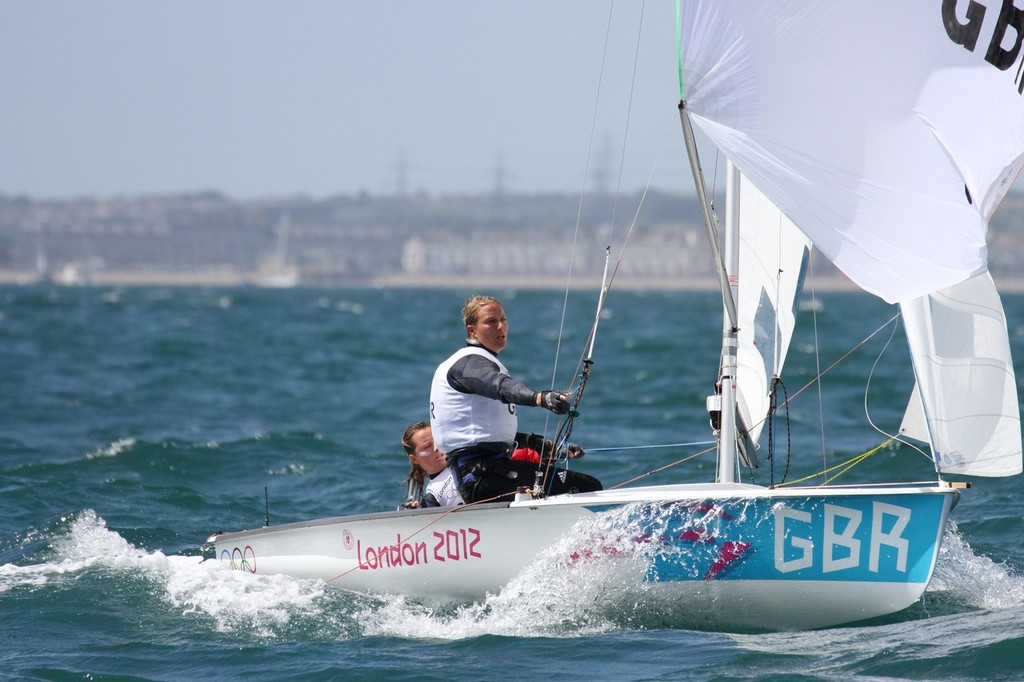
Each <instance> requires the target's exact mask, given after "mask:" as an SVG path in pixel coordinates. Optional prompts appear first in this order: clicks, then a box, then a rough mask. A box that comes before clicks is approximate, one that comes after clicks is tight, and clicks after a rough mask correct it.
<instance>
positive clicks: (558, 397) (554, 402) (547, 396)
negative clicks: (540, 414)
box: [540, 391, 569, 414]
mask: <svg viewBox="0 0 1024 682" xmlns="http://www.w3.org/2000/svg"><path fill="white" fill-rule="evenodd" d="M540 404H541V407H545V408H547V409H549V410H551V411H552V412H554V413H555V414H568V413H569V401H568V400H566V399H565V394H564V393H559V392H558V391H542V392H541V394H540Z"/></svg>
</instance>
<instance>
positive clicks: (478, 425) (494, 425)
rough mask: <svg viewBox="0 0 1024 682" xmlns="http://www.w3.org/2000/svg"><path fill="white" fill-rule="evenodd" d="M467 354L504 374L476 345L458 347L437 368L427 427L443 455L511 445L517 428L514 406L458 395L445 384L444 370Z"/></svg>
mask: <svg viewBox="0 0 1024 682" xmlns="http://www.w3.org/2000/svg"><path fill="white" fill-rule="evenodd" d="M467 355H482V356H484V357H485V358H487V359H488V360H490V361H491V362H493V363H494V364H496V365H497V366H498V370H499V371H500V372H501V373H502V374H505V375H507V374H508V370H507V369H506V368H505V365H503V364H501V361H500V360H498V358H497V357H495V356H494V355H493V354H491V353H489V352H488V351H486V350H484V349H483V348H479V347H476V346H466V347H465V348H460V349H459V350H457V351H456V352H455V353H453V354H452V356H451V357H450V358H448V359H447V360H445V361H444V362H442V363H441V364H440V365H439V366H438V368H437V371H435V372H434V380H433V382H432V383H431V385H430V428H431V431H432V434H433V436H434V444H435V445H436V446H437V448H438V449H439V450H440V451H441V452H443V453H445V454H448V453H450V452H452V451H454V450H457V449H458V448H464V447H466V446H469V445H476V444H477V443H511V442H512V441H513V440H515V437H516V430H517V429H518V427H519V419H518V418H517V417H516V406H515V405H510V404H506V403H503V402H501V401H500V400H495V399H493V398H485V397H484V396H482V395H476V394H473V393H460V392H459V391H456V390H455V389H454V388H452V386H451V384H449V383H448V370H449V369H450V368H451V366H452V365H454V364H455V363H456V362H458V361H459V360H460V359H462V358H464V357H466V356H467Z"/></svg>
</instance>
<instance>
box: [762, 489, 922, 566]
mask: <svg viewBox="0 0 1024 682" xmlns="http://www.w3.org/2000/svg"><path fill="white" fill-rule="evenodd" d="M910 515H911V510H910V509H907V508H906V507H900V506H897V505H893V504H887V503H885V502H877V501H876V502H873V503H872V505H871V519H870V524H871V525H870V528H869V529H866V532H867V537H866V538H865V537H864V534H865V531H862V532H860V533H858V531H859V530H861V524H862V523H863V522H864V519H863V517H864V512H863V511H861V510H860V509H851V508H849V507H843V506H841V505H837V504H826V505H825V508H824V523H823V524H822V525H819V524H816V523H814V521H813V519H812V515H811V514H810V513H809V512H806V511H801V510H798V509H792V508H790V507H787V506H785V505H779V506H777V507H776V508H775V568H776V570H778V571H779V572H780V573H791V572H793V571H799V570H802V569H807V568H812V567H813V566H814V562H815V559H816V554H815V551H814V548H815V545H816V544H819V543H816V542H815V541H816V540H820V546H821V554H820V559H821V571H822V573H833V572H835V571H842V570H848V569H859V568H861V565H862V562H863V561H864V559H865V556H864V555H865V553H866V555H867V557H866V558H867V570H868V571H870V572H871V573H878V572H879V570H880V568H879V565H880V563H881V560H882V557H883V554H884V556H885V557H886V558H887V560H894V565H893V566H891V567H888V570H892V569H895V570H896V571H898V572H900V573H906V572H907V556H908V554H909V549H910V542H909V541H908V540H907V538H905V537H904V536H903V533H904V531H905V530H906V528H907V526H908V524H909V523H910ZM815 531H817V532H815ZM865 545H866V546H865ZM884 548H888V549H886V550H884Z"/></svg>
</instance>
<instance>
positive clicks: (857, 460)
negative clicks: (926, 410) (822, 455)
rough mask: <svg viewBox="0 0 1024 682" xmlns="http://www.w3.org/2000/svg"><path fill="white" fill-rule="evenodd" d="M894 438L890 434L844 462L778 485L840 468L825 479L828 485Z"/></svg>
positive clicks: (894, 438)
mask: <svg viewBox="0 0 1024 682" xmlns="http://www.w3.org/2000/svg"><path fill="white" fill-rule="evenodd" d="M894 440H896V437H895V436H890V437H889V439H888V440H887V441H885V442H884V443H881V444H880V445H877V446H875V447H873V448H871V449H870V450H868V451H867V452H864V453H862V454H859V455H857V456H855V457H851V458H850V459H848V460H846V461H845V462H840V463H839V464H836V465H835V466H831V467H829V468H827V469H825V470H823V471H819V472H818V473H816V474H811V475H810V476H804V477H803V478H799V479H797V480H795V481H788V482H786V483H780V484H779V487H782V486H786V485H796V484H797V483H803V482H804V481H809V480H811V479H812V478H817V477H818V476H824V475H826V474H829V473H832V472H833V471H835V470H836V469H842V471H840V472H839V473H837V474H836V475H835V476H831V477H829V478H826V479H825V485H828V484H829V483H831V482H832V481H834V480H836V479H837V478H839V477H840V476H842V475H843V474H845V473H846V472H847V471H849V470H850V469H852V468H853V467H855V466H857V465H858V464H860V463H861V462H863V461H864V460H866V459H867V458H868V457H870V456H871V455H873V454H875V453H876V452H878V451H879V450H881V449H882V448H884V447H886V446H888V445H889V444H890V443H892V442H893V441H894Z"/></svg>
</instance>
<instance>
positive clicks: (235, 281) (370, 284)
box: [0, 269, 1024, 294]
mask: <svg viewBox="0 0 1024 682" xmlns="http://www.w3.org/2000/svg"><path fill="white" fill-rule="evenodd" d="M995 279H996V286H997V288H998V289H999V290H1000V291H1001V292H1003V293H1014V294H1017V293H1024V278H1022V277H1002V278H1000V277H997V278H995ZM46 284H48V285H52V286H106V287H110V286H119V287H136V286H138V287H147V286H155V287H225V288H231V287H260V286H261V285H260V284H259V282H258V281H256V280H254V279H252V278H251V277H247V276H246V275H245V274H244V273H238V272H234V271H230V270H211V271H206V272H139V271H131V270H123V271H116V270H104V271H101V272H97V273H94V274H93V275H91V276H90V278H89V279H88V281H80V282H59V281H54V280H41V279H40V278H39V277H38V276H37V275H36V273H34V272H30V271H23V270H9V269H0V285H8V286H10V285H19V286H31V285H46ZM297 286H300V287H301V286H309V287H314V288H324V289H344V288H376V289H423V288H437V289H474V290H478V289H479V290H484V289H520V290H527V289H541V290H555V291H560V290H564V289H565V287H566V279H565V278H564V277H556V276H510V275H496V276H489V277H487V276H480V275H422V274H420V275H409V274H395V275H388V276H382V277H376V278H368V279H360V280H352V281H349V282H338V283H331V284H318V283H314V284H308V285H307V284H299V285H297ZM600 286H601V281H600V279H598V278H594V277H578V278H575V279H574V280H573V281H572V282H571V283H570V288H571V289H573V290H586V289H593V290H597V289H598V288H600ZM613 286H614V287H615V288H618V289H627V290H655V291H658V290H664V291H715V290H717V288H718V283H717V282H716V281H715V280H714V279H713V278H710V277H691V278H679V277H639V276H622V277H619V278H618V279H616V280H615V282H614V283H613ZM812 287H813V290H814V291H816V292H823V293H824V292H836V291H860V289H859V288H858V287H857V286H856V285H855V284H853V283H852V282H851V281H850V280H848V279H846V278H845V277H834V276H830V277H821V278H818V279H816V280H814V281H813V282H809V283H808V284H807V286H806V287H805V292H806V291H809V290H810V289H811V288H812ZM266 288H275V287H266Z"/></svg>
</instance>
